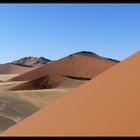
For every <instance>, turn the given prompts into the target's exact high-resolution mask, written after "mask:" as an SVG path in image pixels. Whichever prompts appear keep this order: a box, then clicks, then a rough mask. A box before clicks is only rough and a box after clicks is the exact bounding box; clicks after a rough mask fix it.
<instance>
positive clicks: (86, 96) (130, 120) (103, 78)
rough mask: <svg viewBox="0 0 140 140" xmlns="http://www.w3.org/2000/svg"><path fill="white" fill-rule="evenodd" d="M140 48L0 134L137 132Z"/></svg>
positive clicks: (111, 134)
mask: <svg viewBox="0 0 140 140" xmlns="http://www.w3.org/2000/svg"><path fill="white" fill-rule="evenodd" d="M139 63H140V52H138V53H136V54H134V55H133V56H131V57H129V58H127V59H126V60H125V61H122V62H121V63H119V64H118V65H116V66H114V67H112V68H110V69H109V70H107V71H106V72H103V73H102V74H101V75H99V76H97V77H96V78H94V79H93V80H91V81H89V82H87V83H86V84H84V85H82V86H80V87H79V88H77V89H74V90H73V91H72V92H70V93H69V94H66V95H64V96H63V97H62V98H59V99H57V100H56V101H54V102H53V103H52V104H50V105H48V106H47V107H45V108H43V109H42V110H41V111H39V112H37V113H35V114H33V115H31V116H30V117H28V118H27V119H25V120H23V121H21V122H19V123H18V124H17V125H15V126H13V127H11V128H10V129H8V130H7V131H5V132H4V133H3V134H2V136H6V135H8V136H22V135H24V136H31V135H33V136H39V135H40V136H140V88H139V87H140V65H139Z"/></svg>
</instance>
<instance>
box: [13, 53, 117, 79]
mask: <svg viewBox="0 0 140 140" xmlns="http://www.w3.org/2000/svg"><path fill="white" fill-rule="evenodd" d="M117 63H118V61H113V60H109V59H107V58H104V57H100V56H98V55H96V54H94V53H92V52H78V53H74V54H72V55H69V56H67V57H64V58H62V59H59V60H57V61H53V62H51V63H50V64H47V65H44V66H42V67H39V68H37V69H35V70H32V71H30V72H27V73H24V74H21V75H19V76H17V77H14V78H12V79H10V81H26V80H34V79H37V78H39V77H43V76H45V75H50V74H51V75H53V74H54V75H62V76H72V77H81V78H93V77H95V76H97V75H98V74H100V73H102V72H103V71H105V70H107V69H108V68H110V67H112V66H113V65H115V64H117Z"/></svg>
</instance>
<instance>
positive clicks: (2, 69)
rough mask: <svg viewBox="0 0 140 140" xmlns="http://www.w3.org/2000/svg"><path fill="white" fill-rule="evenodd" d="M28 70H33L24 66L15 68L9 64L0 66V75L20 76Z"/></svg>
mask: <svg viewBox="0 0 140 140" xmlns="http://www.w3.org/2000/svg"><path fill="white" fill-rule="evenodd" d="M30 70H33V68H32V67H25V66H17V65H14V64H10V63H7V64H0V74H22V73H24V72H27V71H30Z"/></svg>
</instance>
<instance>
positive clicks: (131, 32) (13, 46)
mask: <svg viewBox="0 0 140 140" xmlns="http://www.w3.org/2000/svg"><path fill="white" fill-rule="evenodd" d="M83 50H86V51H93V52H95V53H97V54H99V55H103V56H105V57H110V58H114V59H119V60H123V59H124V58H126V57H128V56H129V55H131V54H133V53H134V52H136V51H138V50H140V4H0V63H5V62H7V61H11V60H16V59H18V58H20V57H24V56H44V57H46V58H49V59H58V58H62V57H64V56H66V55H69V54H71V53H73V52H77V51H83Z"/></svg>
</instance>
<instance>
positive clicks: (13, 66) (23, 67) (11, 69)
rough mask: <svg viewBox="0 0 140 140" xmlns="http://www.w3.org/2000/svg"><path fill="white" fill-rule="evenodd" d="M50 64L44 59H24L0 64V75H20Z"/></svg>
mask: <svg viewBox="0 0 140 140" xmlns="http://www.w3.org/2000/svg"><path fill="white" fill-rule="evenodd" d="M49 62H51V61H50V60H49V59H46V58H44V57H40V58H38V57H24V58H21V59H19V60H16V61H13V62H11V63H6V64H0V74H22V73H25V72H28V71H30V70H33V69H34V68H37V67H40V66H42V65H44V64H47V63H49Z"/></svg>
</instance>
